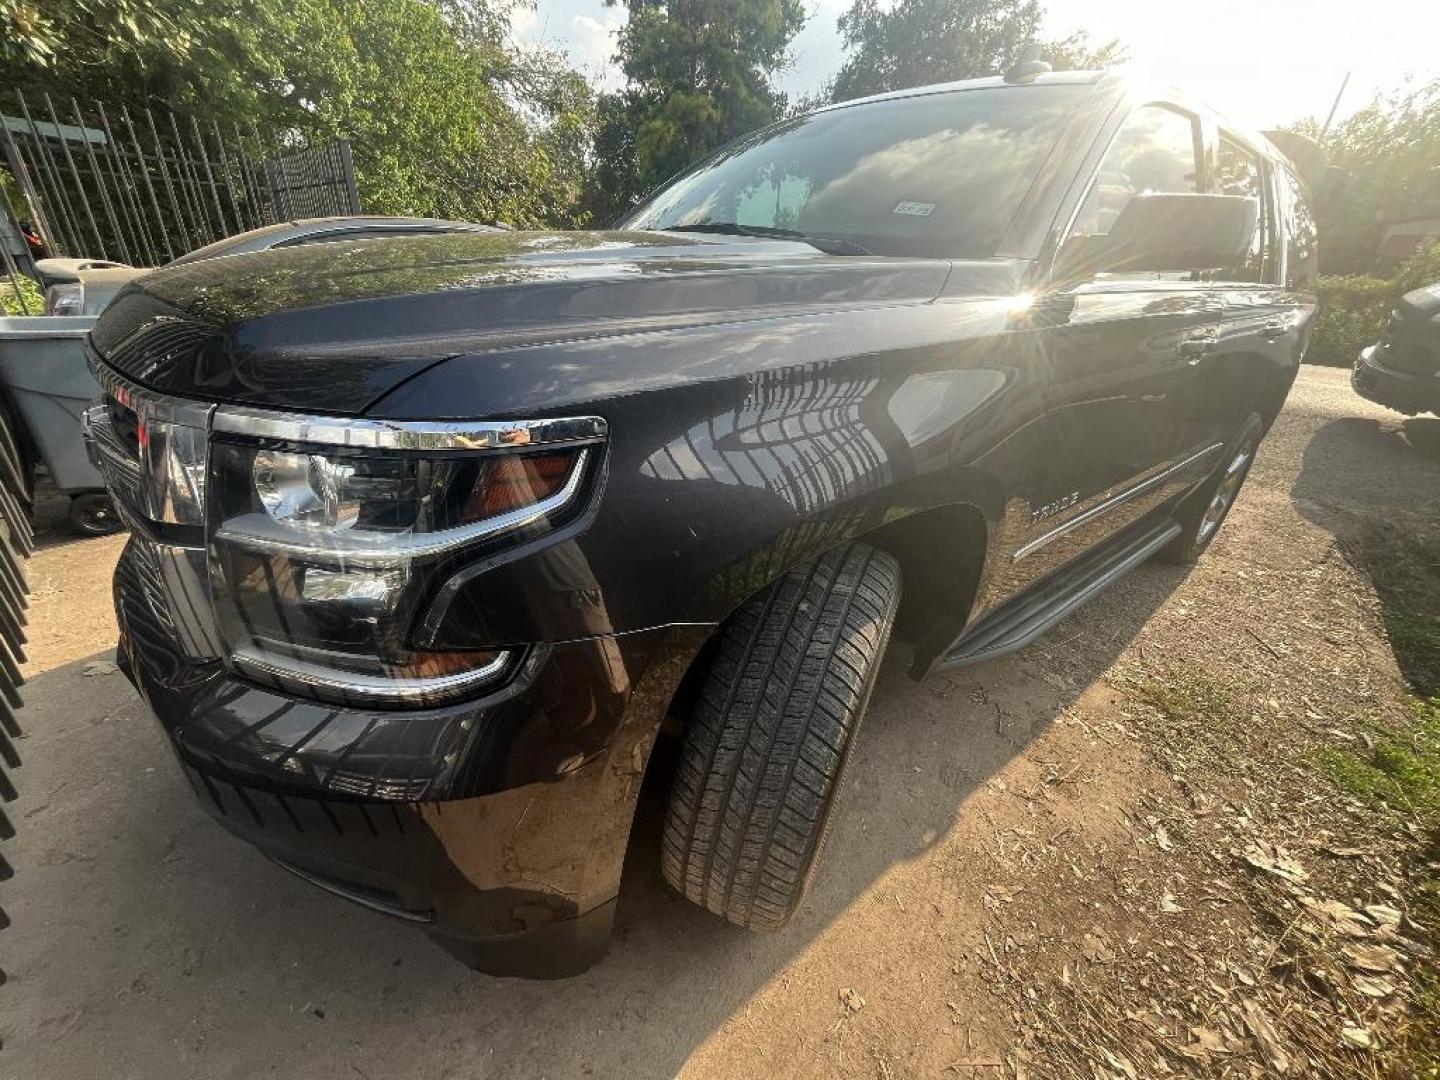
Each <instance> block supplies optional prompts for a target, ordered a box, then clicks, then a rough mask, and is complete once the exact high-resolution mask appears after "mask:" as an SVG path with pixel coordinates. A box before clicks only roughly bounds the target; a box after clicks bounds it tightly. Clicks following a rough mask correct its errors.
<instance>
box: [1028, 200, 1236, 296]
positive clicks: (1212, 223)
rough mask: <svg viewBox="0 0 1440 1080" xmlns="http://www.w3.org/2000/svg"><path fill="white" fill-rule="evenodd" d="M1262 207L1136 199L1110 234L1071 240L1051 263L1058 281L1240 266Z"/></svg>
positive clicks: (1078, 237)
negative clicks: (1106, 275)
mask: <svg viewBox="0 0 1440 1080" xmlns="http://www.w3.org/2000/svg"><path fill="white" fill-rule="evenodd" d="M1259 218H1260V207H1259V205H1258V204H1257V203H1256V201H1255V200H1254V199H1249V198H1246V197H1244V196H1243V195H1158V194H1156V195H1135V196H1132V197H1131V198H1130V200H1129V201H1128V202H1126V203H1125V205H1124V207H1123V208H1122V209H1121V210H1120V214H1119V216H1117V217H1116V218H1115V223H1114V224H1113V225H1112V226H1111V227H1110V231H1109V232H1108V233H1105V234H1104V235H1100V236H1086V235H1078V236H1071V237H1070V239H1068V240H1067V241H1065V246H1064V247H1063V248H1061V249H1060V253H1059V255H1058V256H1057V257H1056V260H1055V277H1056V278H1057V279H1058V280H1070V281H1073V280H1077V279H1081V278H1087V277H1093V276H1094V275H1096V274H1105V273H1111V274H1114V273H1147V272H1148V273H1183V272H1186V271H1195V270H1213V269H1216V268H1218V267H1222V266H1233V265H1235V264H1236V263H1239V262H1240V261H1241V260H1242V259H1243V258H1244V256H1245V253H1246V252H1247V251H1248V250H1249V249H1250V241H1251V239H1252V238H1253V237H1254V235H1255V226H1256V224H1257V222H1258V221H1259Z"/></svg>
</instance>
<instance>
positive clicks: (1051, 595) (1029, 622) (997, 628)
mask: <svg viewBox="0 0 1440 1080" xmlns="http://www.w3.org/2000/svg"><path fill="white" fill-rule="evenodd" d="M1179 535H1180V526H1179V525H1178V524H1177V523H1176V522H1174V521H1171V520H1170V519H1168V518H1167V519H1165V520H1164V521H1160V522H1157V523H1156V524H1154V525H1151V526H1149V527H1148V528H1145V529H1142V530H1141V531H1139V532H1137V533H1134V534H1132V535H1131V536H1130V537H1128V538H1127V539H1125V540H1123V541H1120V542H1117V543H1115V544H1113V545H1108V544H1107V545H1106V546H1104V547H1102V548H1100V549H1099V550H1097V551H1094V552H1091V553H1090V554H1088V555H1084V556H1081V558H1080V559H1078V560H1077V561H1076V562H1075V563H1074V564H1072V565H1070V566H1067V567H1065V568H1064V569H1063V570H1061V571H1060V572H1059V573H1057V574H1056V575H1055V576H1054V577H1052V578H1051V579H1050V580H1049V581H1045V582H1042V583H1041V584H1040V585H1038V586H1036V587H1035V588H1034V589H1032V590H1030V591H1028V592H1026V593H1025V594H1024V595H1022V596H1019V597H1017V598H1016V599H1015V600H1014V601H1012V602H1011V603H1009V604H1006V605H1005V606H1004V607H1002V608H999V609H997V610H995V611H993V612H991V613H990V614H989V615H986V616H985V617H984V618H983V619H981V620H980V621H979V622H977V623H976V624H975V625H974V626H972V627H970V629H968V630H966V631H965V633H963V634H961V635H960V637H959V638H958V639H957V640H956V641H955V644H953V645H951V646H950V648H949V649H948V650H947V651H946V652H945V654H944V655H943V656H941V657H940V659H939V660H937V661H936V662H935V666H934V668H932V670H934V671H946V670H948V669H950V668H957V667H964V666H965V665H967V664H978V663H980V662H981V661H984V660H993V659H995V658H996V657H997V656H1004V655H1005V654H1006V653H1012V652H1014V651H1015V650H1016V649H1023V648H1024V647H1025V646H1026V645H1029V644H1030V643H1031V642H1032V641H1034V640H1035V639H1036V638H1038V637H1039V636H1040V635H1041V634H1043V633H1045V631H1047V630H1049V629H1050V628H1051V627H1052V626H1054V625H1055V624H1056V623H1058V622H1059V621H1060V620H1061V619H1063V618H1065V616H1066V615H1069V614H1070V613H1071V612H1072V611H1074V610H1075V609H1076V608H1078V607H1080V606H1081V605H1082V604H1084V603H1086V602H1087V601H1089V600H1093V599H1094V598H1095V597H1096V596H1097V595H1099V594H1100V593H1101V592H1102V591H1104V590H1105V589H1106V588H1107V587H1109V586H1110V585H1112V584H1113V583H1114V582H1116V581H1117V580H1119V579H1120V578H1122V577H1124V576H1125V575H1126V574H1128V573H1129V572H1130V571H1131V570H1134V569H1135V568H1136V567H1137V566H1139V565H1140V564H1141V563H1143V562H1144V561H1145V560H1146V559H1148V558H1150V556H1152V555H1154V554H1155V553H1156V552H1157V551H1159V550H1160V549H1161V548H1163V547H1164V546H1165V545H1166V544H1168V543H1169V542H1170V541H1171V540H1173V539H1174V538H1175V537H1177V536H1179Z"/></svg>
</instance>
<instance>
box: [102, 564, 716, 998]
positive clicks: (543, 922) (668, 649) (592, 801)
mask: <svg viewBox="0 0 1440 1080" xmlns="http://www.w3.org/2000/svg"><path fill="white" fill-rule="evenodd" d="M140 543H141V542H140V541H132V543H131V545H130V546H129V547H127V549H126V551H125V553H124V555H122V557H121V560H120V564H119V566H118V567H117V569H116V578H115V599H116V610H117V612H118V614H119V622H120V650H119V655H120V660H121V665H122V667H123V668H124V670H125V672H126V674H127V675H128V676H129V678H130V679H131V681H132V682H133V683H134V684H135V686H136V688H137V689H138V690H139V691H140V693H141V695H142V696H143V697H144V698H145V700H146V702H147V703H148V704H149V705H150V707H151V708H152V709H153V710H154V712H155V715H156V717H157V718H158V720H159V722H160V724H161V726H162V727H163V728H164V730H165V732H166V734H167V735H168V736H169V738H170V742H171V746H172V748H173V749H174V752H175V755H176V757H177V758H178V759H179V761H180V764H181V766H182V767H183V769H184V772H185V775H186V776H187V778H188V779H189V780H190V783H191V785H192V786H193V788H194V790H195V792H196V795H197V796H198V797H199V798H200V800H201V802H202V804H203V805H204V806H205V807H206V809H207V810H209V811H210V812H211V813H212V814H213V815H214V816H215V817H216V818H217V819H218V820H219V821H220V823H221V824H222V825H224V826H225V828H227V829H228V830H229V831H231V832H232V833H235V834H236V835H238V836H240V837H242V838H244V839H245V840H247V841H249V842H250V843H252V844H254V845H255V846H256V847H258V848H259V849H260V850H261V851H262V852H264V853H265V854H266V855H268V856H269V857H270V858H272V859H274V860H275V861H276V862H278V863H280V864H282V865H283V866H284V867H285V868H286V869H289V870H291V871H292V872H294V873H296V874H298V875H300V876H301V877H303V878H305V879H307V880H309V881H311V882H312V883H314V884H316V885H318V886H320V887H321V888H324V889H326V890H328V891H331V892H334V893H336V894H337V895H340V896H343V897H345V898H347V899H350V900H352V901H355V902H357V903H360V904H363V905H365V906H367V907H370V908H373V909H375V910H378V911H382V912H385V913H386V914H389V915H392V916H395V917H397V918H400V919H403V920H405V921H407V922H410V923H413V924H414V925H416V926H418V927H420V928H422V929H425V930H427V931H429V932H431V933H432V934H434V935H436V936H437V938H439V939H440V941H441V943H442V944H444V945H445V946H446V947H447V948H449V949H450V950H451V951H452V952H455V953H456V954H457V955H458V956H460V957H461V958H462V959H464V960H465V961H466V962H468V963H470V964H471V965H472V966H475V967H477V968H479V969H481V970H485V971H490V972H493V973H496V974H523V975H529V976H536V977H553V976H559V975H566V974H572V973H575V972H577V971H580V970H583V969H584V968H585V967H588V966H589V965H590V964H591V963H593V962H594V961H595V960H596V959H598V958H599V956H600V955H601V953H602V952H603V950H604V947H605V942H606V940H607V938H608V933H609V926H610V918H611V914H612V912H613V908H614V900H615V896H616V894H617V892H618V891H619V882H620V870H621V866H622V864H623V861H624V854H625V847H626V843H627V841H628V838H629V833H630V824H631V819H632V817H633V815H634V808H635V801H636V798H637V796H638V794H639V789H640V782H641V779H642V776H643V773H644V769H645V765H646V763H647V761H648V758H649V753H650V748H651V746H652V744H653V741H654V738H655V735H656V733H657V731H658V729H659V725H660V722H661V720H662V719H663V718H664V714H665V711H666V708H667V707H668V705H669V702H670V700H671V698H672V696H673V695H674V692H675V690H676V688H677V687H678V685H679V682H680V679H681V677H682V676H683V674H684V672H685V670H686V669H687V667H688V666H689V663H690V661H691V660H692V659H693V658H694V656H695V654H696V653H697V651H698V650H699V648H700V646H701V644H702V643H703V641H704V638H705V636H706V634H707V632H708V631H707V629H706V628H704V627H675V628H668V627H667V628H659V629H654V630H647V631H640V632H636V633H630V634H620V635H615V636H610V637H600V638H592V639H588V640H584V641H576V642H570V643H565V644H556V645H548V646H541V647H537V648H534V649H532V650H531V651H530V653H529V655H528V657H527V659H526V661H525V662H524V664H523V665H522V667H521V670H520V671H519V672H518V673H517V674H516V676H515V678H514V679H513V680H512V681H510V682H509V683H508V684H507V685H506V686H504V687H503V688H501V689H499V690H497V691H495V692H494V693H492V694H490V695H489V696H488V697H485V698H481V699H479V700H476V701H472V702H466V703H460V704H455V705H451V706H446V707H443V708H436V709H427V710H408V711H403V712H399V711H386V710H380V709H375V708H343V707H337V706H333V705H325V704H320V703H318V702H313V701H308V700H304V699H300V698H296V697H290V696H287V695H285V694H282V693H279V692H277V691H275V690H271V689H266V688H263V687H259V686H256V685H253V684H250V683H248V682H244V681H242V680H239V679H237V678H236V677H234V676H233V675H232V674H230V673H229V672H228V671H227V670H226V669H225V668H224V666H223V665H221V664H218V663H213V662H212V663H196V662H194V661H191V660H189V659H187V656H186V653H185V651H184V650H183V649H182V648H181V647H180V643H179V641H178V640H177V638H176V637H175V636H174V634H173V633H172V631H171V628H169V627H167V626H166V625H164V624H163V623H162V621H161V620H160V619H158V618H156V616H155V611H154V608H153V606H152V605H151V604H150V603H149V602H148V600H147V597H146V593H145V578H144V571H145V567H144V561H143V559H142V558H141V557H140V555H139V554H138V545H139V544H140Z"/></svg>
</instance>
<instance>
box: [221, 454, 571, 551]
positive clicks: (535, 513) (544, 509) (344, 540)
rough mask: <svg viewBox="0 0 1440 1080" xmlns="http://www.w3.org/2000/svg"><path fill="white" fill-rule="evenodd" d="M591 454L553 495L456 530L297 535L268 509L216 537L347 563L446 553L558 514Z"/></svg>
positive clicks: (230, 524) (249, 547)
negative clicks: (389, 533) (273, 516)
mask: <svg viewBox="0 0 1440 1080" xmlns="http://www.w3.org/2000/svg"><path fill="white" fill-rule="evenodd" d="M589 456H590V451H589V450H581V451H580V452H579V453H577V454H576V455H575V464H573V465H572V466H570V475H569V476H568V477H566V479H565V485H564V487H562V488H561V489H560V490H559V491H557V492H555V494H554V495H551V496H550V497H549V498H547V499H542V500H541V501H540V502H537V503H534V504H532V505H530V506H522V507H520V508H519V509H518V510H511V511H509V512H508V513H504V514H497V515H496V516H494V517H490V518H484V519H482V520H480V521H475V522H472V523H471V524H469V525H462V526H460V527H459V528H456V529H445V530H443V531H442V532H433V533H409V534H406V535H402V536H392V535H387V534H385V533H375V534H366V533H361V532H337V533H332V534H317V535H316V536H315V537H313V538H311V537H304V538H297V534H296V530H295V529H293V528H288V527H286V526H284V525H282V524H280V523H279V522H277V521H276V520H275V519H274V518H272V517H270V516H269V515H268V514H259V513H256V514H248V515H246V516H244V517H240V518H236V519H235V520H233V521H228V522H226V523H225V524H224V525H223V526H221V527H220V528H219V529H217V530H216V531H215V533H214V539H215V540H223V541H226V542H228V543H232V544H236V545H238V546H239V547H242V548H245V549H246V550H249V551H258V552H264V553H266V554H271V555H291V556H297V557H302V558H305V559H315V558H331V559H334V560H335V561H337V562H341V563H344V564H345V565H347V566H375V567H383V566H394V565H398V564H402V563H408V562H410V561H411V560H412V559H421V558H425V557H427V556H430V555H440V554H443V553H445V552H447V551H450V550H451V549H453V548H458V547H461V546H463V545H465V544H469V543H472V542H474V541H476V540H483V539H484V538H486V537H488V536H494V535H496V534H497V533H503V532H508V531H509V530H511V529H520V528H524V527H525V526H526V525H532V524H534V523H535V522H537V521H540V520H542V519H543V518H545V517H546V516H548V515H550V514H553V513H555V511H557V510H559V509H560V508H561V507H563V506H564V505H565V504H566V503H568V502H569V501H570V500H571V499H573V498H574V497H575V494H576V492H578V491H579V490H580V485H581V483H582V482H583V481H584V479H585V467H586V463H587V461H588V459H589Z"/></svg>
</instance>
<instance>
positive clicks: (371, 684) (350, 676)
mask: <svg viewBox="0 0 1440 1080" xmlns="http://www.w3.org/2000/svg"><path fill="white" fill-rule="evenodd" d="M513 655H514V653H513V651H511V650H506V649H501V650H499V651H498V652H497V653H496V654H495V659H493V660H491V661H490V662H489V663H488V664H482V665H481V666H480V667H477V668H471V669H470V670H469V671H457V672H455V673H454V674H451V675H436V676H433V677H431V678H425V679H404V678H396V677H393V676H389V675H365V674H361V673H359V672H350V671H345V672H342V671H337V670H335V669H333V668H327V667H324V666H323V665H320V664H312V663H309V662H308V661H305V660H292V659H290V658H289V657H285V658H283V659H282V658H272V657H271V656H268V655H264V654H262V653H261V652H260V651H259V650H256V649H251V648H248V647H246V646H243V645H242V646H240V647H238V648H236V649H234V650H233V651H232V652H231V654H230V657H229V660H230V666H231V667H232V668H233V669H234V670H235V671H237V672H239V673H240V674H242V675H245V676H248V677H249V678H252V679H256V680H258V681H261V682H265V681H266V680H270V681H273V682H279V683H290V684H292V685H298V686H303V687H306V688H308V689H311V690H315V691H319V692H320V693H321V694H330V695H333V696H342V697H345V698H347V699H350V700H354V701H357V702H358V701H362V700H363V701H364V702H366V703H368V704H379V705H406V706H411V707H416V706H424V705H430V704H439V703H441V702H443V701H445V700H448V699H451V698H454V697H458V696H460V695H462V694H464V693H468V692H469V691H471V690H474V689H476V688H478V687H480V686H484V685H485V684H486V683H488V682H492V681H493V680H494V679H495V678H496V677H497V676H498V675H499V674H500V673H501V672H502V671H504V670H505V668H506V667H507V666H508V665H509V663H510V659H511V657H512V656H513Z"/></svg>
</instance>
